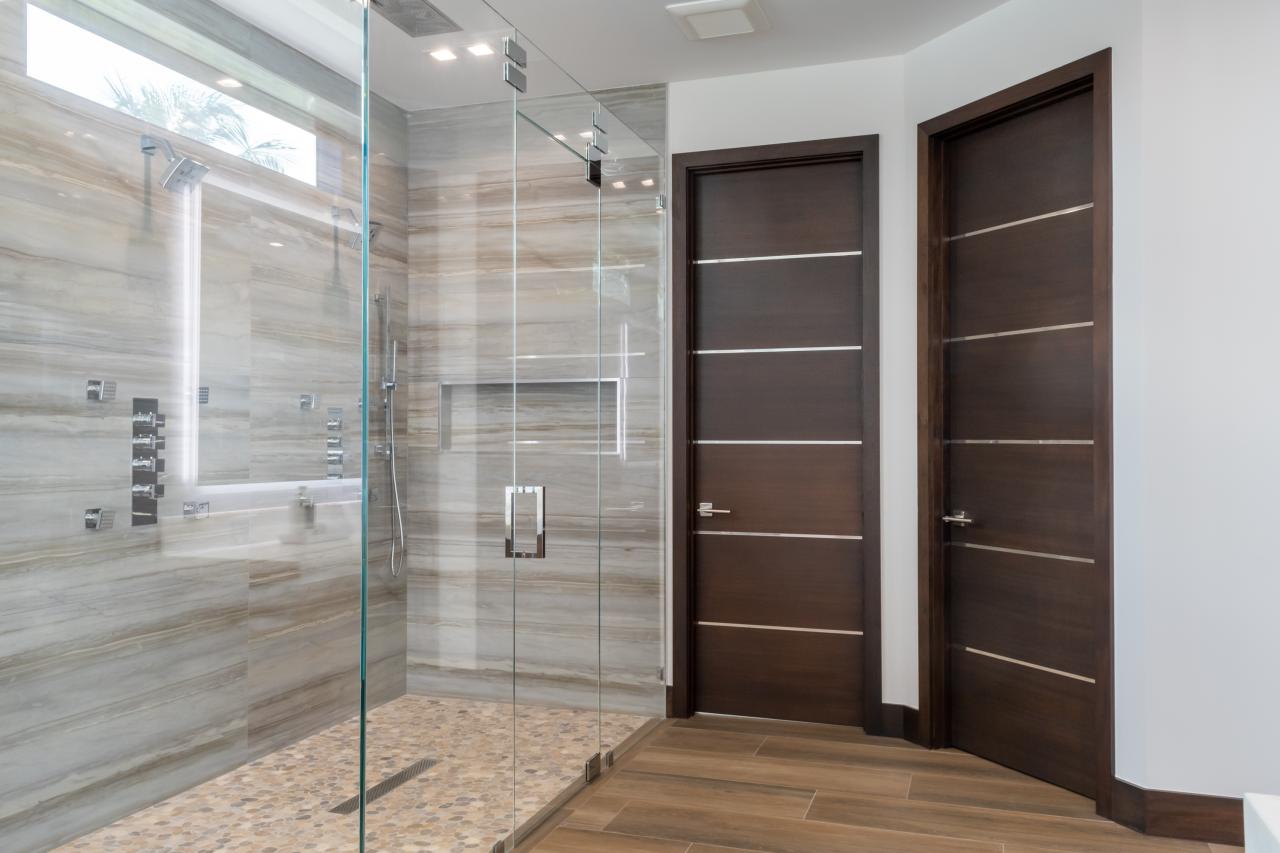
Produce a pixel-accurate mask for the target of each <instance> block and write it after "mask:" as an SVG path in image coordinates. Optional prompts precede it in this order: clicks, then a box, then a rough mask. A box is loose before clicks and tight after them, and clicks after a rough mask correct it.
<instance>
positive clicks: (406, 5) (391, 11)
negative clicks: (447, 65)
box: [371, 0, 462, 38]
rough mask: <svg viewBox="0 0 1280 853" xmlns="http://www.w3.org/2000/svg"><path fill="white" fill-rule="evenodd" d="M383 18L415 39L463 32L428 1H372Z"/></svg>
mask: <svg viewBox="0 0 1280 853" xmlns="http://www.w3.org/2000/svg"><path fill="white" fill-rule="evenodd" d="M371 3H372V5H373V8H375V9H377V10H378V11H379V12H381V13H382V17H384V18H386V19H387V20H388V21H390V22H391V23H393V24H395V25H396V26H397V27H399V28H400V29H402V30H404V31H405V32H406V33H408V34H409V35H411V36H413V37H414V38H423V37H425V36H438V35H441V34H443V33H458V32H462V27H460V26H458V25H457V24H455V23H454V22H453V19H452V18H450V17H449V16H448V15H446V14H445V13H444V12H441V11H440V10H439V9H437V8H436V7H435V6H432V5H431V4H430V3H428V2H427V0H371Z"/></svg>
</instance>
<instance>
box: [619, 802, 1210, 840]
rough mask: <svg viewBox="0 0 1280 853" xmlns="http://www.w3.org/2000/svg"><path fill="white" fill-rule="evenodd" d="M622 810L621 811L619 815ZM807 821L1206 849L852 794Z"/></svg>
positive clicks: (1034, 818)
mask: <svg viewBox="0 0 1280 853" xmlns="http://www.w3.org/2000/svg"><path fill="white" fill-rule="evenodd" d="M626 812H627V810H626V809H623V810H622V812H620V813H619V816H620V817H621V815H624V814H626ZM808 820H809V821H811V822H813V821H823V822H829V823H838V824H845V825H848V826H856V827H867V828H870V829H880V830H892V831H896V832H914V833H920V834H925V835H930V834H936V835H939V836H946V837H948V838H957V837H958V838H969V839H973V840H975V841H990V842H995V843H1003V844H1006V845H1009V846H1007V847H1006V853H1009V850H1010V849H1011V846H1012V845H1016V844H1023V845H1028V846H1032V847H1042V848H1044V849H1045V850H1055V851H1072V853H1086V851H1107V853H1128V852H1129V851H1134V853H1137V852H1138V851H1160V850H1169V851H1179V850H1185V851H1196V853H1206V850H1207V845H1205V844H1197V843H1195V842H1184V841H1169V840H1167V839H1158V838H1152V837H1150V836H1145V835H1141V834H1139V833H1137V832H1134V831H1132V830H1129V829H1126V828H1124V827H1122V826H1120V825H1119V824H1115V823H1111V822H1110V821H1097V820H1085V819H1080V818H1069V817H1059V816H1057V815H1032V814H1025V813H1022V812H1013V811H996V810H994V809H985V808H973V807H970V806H953V805H947V804H942V803H927V802H922V801H918V800H895V799H888V798H884V797H862V796H857V795H852V794H835V793H825V792H820V793H819V794H818V796H817V798H816V799H815V800H814V801H813V807H812V808H811V809H810V810H809V816H808Z"/></svg>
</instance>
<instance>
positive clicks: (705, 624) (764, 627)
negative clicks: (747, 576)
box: [697, 622, 862, 637]
mask: <svg viewBox="0 0 1280 853" xmlns="http://www.w3.org/2000/svg"><path fill="white" fill-rule="evenodd" d="M697 624H698V625H700V626H702V627H704V628H750V629H752V630H756V631H794V632H796V633H799V634H843V635H845V636H847V637H861V636H862V632H861V631H843V630H840V629H838V628H795V627H792V626H790V625H748V624H745V623H742V622H698V623H697Z"/></svg>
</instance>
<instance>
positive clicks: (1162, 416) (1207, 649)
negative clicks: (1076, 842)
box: [669, 0, 1280, 796]
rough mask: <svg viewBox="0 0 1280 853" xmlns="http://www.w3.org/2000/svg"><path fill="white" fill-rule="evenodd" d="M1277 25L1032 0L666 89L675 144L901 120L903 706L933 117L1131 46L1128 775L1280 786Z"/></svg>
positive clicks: (885, 137) (889, 233)
mask: <svg viewBox="0 0 1280 853" xmlns="http://www.w3.org/2000/svg"><path fill="white" fill-rule="evenodd" d="M1278 44H1280V3H1277V2H1275V0H1072V2H1069V3H1064V2H1062V0H1012V2H1009V3H1007V4H1005V5H1003V6H1000V7H998V8H996V9H995V10H993V11H991V12H989V13H987V14H986V15H983V16H981V17H980V18H977V19H975V20H973V21H971V22H969V23H968V24H966V25H964V26H962V27H960V28H958V29H956V30H953V31H952V32H950V33H947V34H946V35H944V36H942V37H940V38H938V39H936V40H934V41H932V42H930V43H928V44H926V45H924V46H922V47H920V48H918V49H916V50H914V51H912V52H911V53H909V54H907V55H906V56H905V57H897V58H890V59H878V60H869V61H865V62H851V63H840V64H836V65H827V66H818V67H812V68H800V69H790V70H786V71H777V72H767V73H763V74H752V75H743V76H739V77H731V78H718V79H714V80H698V81H689V82H683V83H673V84H672V85H671V89H670V116H669V118H670V142H671V150H672V151H673V152H681V151H694V150H701V149H707V148H725V147H734V146H743V145H754V144H761V143H768V142H789V141H796V140H803V139H817V138H823V137H829V136H843V135H853V134H863V133H878V134H880V137H881V152H882V154H881V156H882V174H881V240H882V244H881V253H882V267H881V290H882V300H883V308H882V312H883V313H882V318H881V345H882V347H883V356H882V376H881V393H882V409H883V413H882V433H883V440H884V445H883V448H882V466H883V467H882V478H883V485H882V491H883V502H882V506H883V521H882V524H883V538H884V555H883V572H884V598H883V611H884V699H885V701H886V702H902V703H905V704H909V705H915V704H916V703H917V700H918V693H917V685H916V656H917V642H916V522H915V500H916V493H915V486H916V480H915V476H916V474H915V245H914V241H915V210H914V199H915V167H914V157H915V126H916V124H918V123H919V122H920V121H923V120H925V119H928V118H931V117H933V116H935V115H938V114H940V113H943V112H946V111H947V110H950V109H952V108H954V107H957V106H960V105H962V104H965V103H968V102H970V101H973V100H976V99H978V98H980V97H983V96H985V95H988V94H990V93H992V92H995V91H997V90H999V89H1002V88H1004V87H1006V86H1009V85H1012V84H1014V83H1017V82H1020V81H1022V80H1025V79H1027V78H1029V77H1032V76H1035V75H1036V74H1039V73H1041V72H1044V71H1047V70H1049V69H1051V68H1054V67H1057V66H1059V65H1063V64H1065V63H1067V62H1070V61H1072V60H1074V59H1078V58H1080V57H1082V56H1085V55H1087V54H1090V53H1093V52H1094V51H1097V50H1100V49H1102V48H1104V47H1110V48H1112V50H1113V57H1112V60H1113V76H1114V81H1113V84H1114V88H1113V110H1114V139H1113V153H1114V189H1115V211H1114V216H1115V232H1114V233H1115V268H1114V291H1115V296H1114V319H1115V344H1114V362H1115V427H1114V429H1115V451H1116V469H1115V528H1116V542H1115V604H1116V682H1117V683H1116V739H1117V745H1116V768H1117V775H1118V776H1120V778H1122V779H1125V780H1127V781H1130V782H1133V783H1134V784H1137V785H1141V786H1143V787H1147V788H1155V789H1164V790H1178V791H1189V792H1194V793H1205V794H1220V795H1228V796H1239V795H1240V794H1241V793H1243V792H1244V791H1246V790H1258V791H1270V792H1280V728H1278V727H1277V726H1276V725H1275V724H1274V719H1275V715H1276V713H1277V711H1276V709H1277V708H1280V665H1277V663H1276V661H1275V658H1276V657H1277V656H1278V654H1280V617H1277V610H1278V609H1280V608H1278V607H1277V602H1280V560H1277V558H1276V557H1275V556H1274V555H1275V554H1276V543H1275V536H1274V535H1273V534H1272V532H1271V530H1272V528H1273V527H1274V526H1275V523H1274V522H1272V520H1271V518H1270V514H1271V513H1272V512H1273V511H1274V507H1276V506H1277V501H1276V500H1275V496H1274V492H1275V489H1274V488H1273V487H1272V484H1273V483H1275V482H1276V480H1277V477H1280V451H1278V450H1277V443H1276V439H1277V436H1278V435H1280V429H1277V427H1278V426H1280V394H1278V393H1277V389H1278V387H1280V381H1278V380H1277V369H1278V368H1280V343H1277V341H1278V339H1280V335H1277V334H1276V332H1275V331H1274V328H1275V327H1276V325H1277V318H1278V317H1280V280H1277V279H1278V276H1277V275H1276V273H1275V270H1276V269H1277V268H1278V266H1277V264H1276V262H1275V260H1274V257H1273V254H1274V253H1273V252H1271V246H1272V244H1273V243H1275V242H1277V240H1280V237H1278V236H1277V232H1278V230H1280V229H1278V228H1277V224H1276V223H1277V220H1278V219H1280V217H1277V216H1276V215H1275V210H1276V199H1277V198H1280V159H1278V158H1277V157H1276V156H1275V155H1274V154H1273V153H1272V149H1274V148H1275V146H1276V144H1277V140H1280V94H1278V93H1280V50H1278V49H1277V45H1278ZM1268 203H1269V204H1268ZM1224 413H1228V414H1224Z"/></svg>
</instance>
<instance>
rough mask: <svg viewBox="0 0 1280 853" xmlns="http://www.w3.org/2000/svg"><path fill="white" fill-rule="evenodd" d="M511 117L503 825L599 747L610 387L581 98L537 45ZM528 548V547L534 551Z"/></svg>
mask: <svg viewBox="0 0 1280 853" xmlns="http://www.w3.org/2000/svg"><path fill="white" fill-rule="evenodd" d="M526 47H528V49H529V64H528V75H529V79H528V91H527V92H526V93H524V94H522V95H521V97H520V100H519V107H518V108H519V113H518V115H517V118H516V134H515V139H516V159H515V163H516V166H515V176H514V183H515V198H514V203H515V207H514V219H515V227H516V242H515V251H516V280H515V308H516V317H515V336H516V340H515V349H514V356H515V364H516V385H515V394H516V408H515V447H516V483H517V484H518V485H526V486H534V487H536V488H538V489H541V490H542V491H541V492H537V493H535V494H534V495H531V496H529V498H530V499H529V500H527V501H526V502H525V504H524V505H523V506H518V507H517V513H516V529H517V532H518V541H519V542H520V543H522V544H529V543H531V542H532V540H531V534H532V532H533V531H535V530H536V528H537V525H538V520H537V517H536V516H537V514H538V512H539V507H538V506H537V503H538V500H539V498H541V499H543V500H544V501H545V507H544V510H545V512H544V523H545V542H544V543H542V546H543V553H541V554H540V555H539V556H537V557H536V558H532V559H518V560H517V561H516V565H515V593H516V594H515V646H514V648H515V664H516V667H515V675H516V680H515V701H516V809H517V811H516V822H517V825H527V824H529V823H530V822H531V821H533V820H534V819H536V818H537V817H538V816H539V814H540V813H541V812H543V811H544V809H549V808H552V807H553V805H554V803H555V801H556V800H557V798H558V797H559V796H560V795H561V794H562V793H564V792H565V791H567V790H569V789H571V788H572V786H574V784H575V783H580V782H581V781H582V780H583V778H584V773H585V768H586V766H587V764H588V763H589V762H592V761H595V762H598V761H599V750H600V718H599V701H600V694H599V691H600V645H599V640H600V615H599V594H600V584H599V529H600V525H599V464H600V452H601V444H602V441H603V440H604V438H605V436H604V435H603V433H602V430H601V421H602V418H607V420H608V422H609V424H610V428H609V434H608V439H609V440H612V439H613V437H614V435H615V434H616V429H615V425H616V421H617V416H618V409H617V400H618V392H619V385H618V383H617V381H616V379H617V377H608V378H607V379H608V381H603V379H604V378H603V377H601V374H600V359H599V343H600V342H599V320H598V316H597V315H598V311H599V298H598V288H597V266H598V263H597V262H598V251H599V247H598V234H599V227H598V225H599V223H598V220H599V190H598V189H597V187H596V185H595V184H593V183H591V182H589V181H588V180H587V167H586V158H585V152H586V146H587V145H588V142H589V141H588V139H587V138H586V137H584V136H583V135H582V134H584V133H585V134H587V136H590V135H591V128H592V115H593V112H594V110H595V108H596V106H597V105H596V103H595V100H594V99H593V98H591V97H590V96H589V95H587V94H586V93H584V92H583V91H582V90H581V89H580V88H579V87H578V86H577V85H576V84H575V83H574V82H573V80H572V79H570V78H569V77H568V76H567V75H565V74H564V73H563V72H562V71H560V70H559V69H558V68H557V67H556V66H555V65H554V63H552V62H551V61H550V60H548V59H547V58H546V57H545V56H543V55H542V54H541V53H540V52H539V51H538V50H537V49H536V48H534V47H532V46H529V45H526ZM534 544H535V545H536V543H534Z"/></svg>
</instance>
